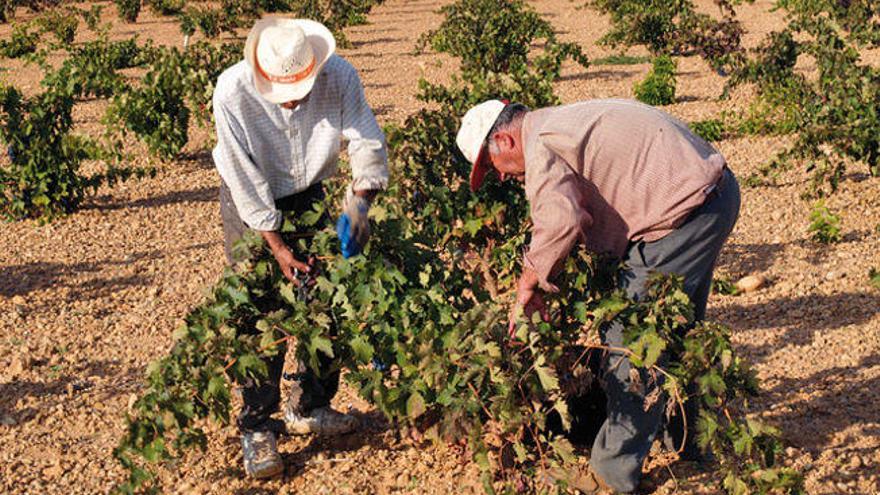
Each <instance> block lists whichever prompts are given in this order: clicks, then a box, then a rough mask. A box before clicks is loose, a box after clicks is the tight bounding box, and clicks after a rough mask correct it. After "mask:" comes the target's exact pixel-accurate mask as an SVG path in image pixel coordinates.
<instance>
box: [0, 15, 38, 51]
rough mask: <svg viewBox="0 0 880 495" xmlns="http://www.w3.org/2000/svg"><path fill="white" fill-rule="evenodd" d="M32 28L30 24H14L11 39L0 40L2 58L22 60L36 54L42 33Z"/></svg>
mask: <svg viewBox="0 0 880 495" xmlns="http://www.w3.org/2000/svg"><path fill="white" fill-rule="evenodd" d="M31 27H32V26H31V24H30V23H17V24H13V25H12V34H11V35H10V36H9V39H8V40H0V57H7V58H21V57H24V56H25V55H28V54H31V53H34V52H36V51H37V43H39V42H40V33H39V31H36V30H33V31H31Z"/></svg>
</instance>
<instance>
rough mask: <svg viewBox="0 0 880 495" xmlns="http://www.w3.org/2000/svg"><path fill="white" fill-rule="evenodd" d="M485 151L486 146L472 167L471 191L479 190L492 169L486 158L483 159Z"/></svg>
mask: <svg viewBox="0 0 880 495" xmlns="http://www.w3.org/2000/svg"><path fill="white" fill-rule="evenodd" d="M485 153H486V147H485V146H484V147H483V148H482V149H480V152H479V153H478V154H477V159H476V161H474V166H473V167H472V168H471V192H477V191H478V190H479V189H480V187H481V186H482V185H483V181H484V180H486V175H488V173H489V172H490V171H491V167H489V165H488V164H487V163H486V160H483V155H484V154H485Z"/></svg>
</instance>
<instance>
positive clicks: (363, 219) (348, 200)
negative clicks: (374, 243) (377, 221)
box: [336, 192, 370, 259]
mask: <svg viewBox="0 0 880 495" xmlns="http://www.w3.org/2000/svg"><path fill="white" fill-rule="evenodd" d="M369 211H370V200H368V199H367V198H363V197H360V196H357V195H355V194H353V193H351V192H349V194H346V197H345V202H344V203H343V205H342V216H341V217H339V220H338V221H337V222H336V235H337V236H339V247H340V250H341V251H342V257H343V258H346V259H348V258H351V257H352V256H357V255H359V254H360V253H361V250H362V249H363V247H364V246H365V245H366V244H367V240H368V239H369V238H370V220H369V218H368V217H367V213H368V212H369Z"/></svg>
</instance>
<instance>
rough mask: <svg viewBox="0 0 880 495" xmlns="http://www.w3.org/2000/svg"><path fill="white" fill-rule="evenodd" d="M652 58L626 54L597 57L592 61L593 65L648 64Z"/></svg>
mask: <svg viewBox="0 0 880 495" xmlns="http://www.w3.org/2000/svg"><path fill="white" fill-rule="evenodd" d="M651 60H652V57H645V56H632V55H626V54H618V55H609V56H607V57H602V58H597V59H595V60H593V61H591V62H590V63H591V64H593V65H637V64H646V63H648V62H650V61H651Z"/></svg>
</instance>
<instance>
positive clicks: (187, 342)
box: [115, 0, 801, 493]
mask: <svg viewBox="0 0 880 495" xmlns="http://www.w3.org/2000/svg"><path fill="white" fill-rule="evenodd" d="M487 3H490V5H491V6H492V9H489V8H485V6H484V5H479V4H477V3H475V2H472V1H471V0H462V2H459V4H457V5H458V7H460V8H462V9H466V10H468V12H459V11H458V10H456V9H452V11H453V12H456V15H461V16H462V18H478V19H487V21H486V24H484V25H483V26H480V29H486V30H489V31H492V32H494V33H496V37H495V38H492V39H480V37H479V36H469V33H467V35H466V34H465V33H459V35H460V36H461V37H462V38H468V39H471V40H472V43H473V44H474V45H477V46H463V45H461V46H459V45H456V46H458V48H455V50H459V49H460V52H459V53H460V54H461V55H460V56H461V57H462V65H463V67H470V69H468V70H463V71H462V75H461V77H460V78H455V80H454V81H453V83H452V84H451V85H450V86H441V85H435V84H430V83H428V82H426V81H422V82H421V83H420V89H421V94H420V98H421V99H422V100H423V101H425V102H428V103H430V104H431V105H430V106H429V107H428V108H429V109H423V110H421V111H419V112H418V113H416V114H414V115H413V116H411V117H410V118H409V119H407V121H406V122H405V123H404V124H403V125H402V126H401V127H399V128H393V129H390V131H389V143H390V146H391V148H392V159H393V161H394V162H395V163H394V168H395V170H397V171H398V173H397V180H396V182H395V183H394V184H393V185H392V186H391V189H390V190H389V191H387V194H383V195H382V197H381V199H380V200H379V201H378V202H377V203H376V205H375V206H374V207H373V209H372V216H373V218H372V220H373V236H372V240H371V242H370V244H368V245H367V246H366V248H365V251H364V254H363V255H362V256H356V257H353V258H351V259H344V258H342V257H341V256H340V255H339V253H338V251H337V245H338V239H336V237H335V234H334V232H333V229H332V226H330V225H324V224H323V223H322V220H321V219H323V218H327V217H330V216H332V215H327V213H328V212H329V213H336V212H332V211H331V205H334V204H338V199H339V197H340V196H341V194H342V190H341V186H339V185H338V183H329V184H328V183H325V186H327V187H329V188H330V191H329V193H328V198H329V199H328V200H327V201H325V202H321V203H317V204H315V205H314V206H313V209H312V211H310V212H308V213H306V214H304V215H299V216H297V217H296V218H287V219H286V220H285V222H284V226H283V228H282V235H283V236H284V237H285V239H286V241H287V242H288V244H290V245H291V246H292V248H293V249H294V251H295V252H296V253H299V254H300V255H301V256H303V257H305V256H307V255H315V256H317V257H319V258H320V259H322V260H323V263H322V266H321V267H320V271H319V272H318V273H317V274H316V275H314V285H313V286H312V287H311V289H309V290H307V291H298V290H296V289H295V288H294V287H293V286H292V284H291V283H290V282H288V281H287V280H286V279H285V278H284V277H283V275H282V274H281V273H280V270H279V268H278V266H277V264H276V262H275V260H274V257H273V256H272V255H271V254H270V252H269V250H268V248H267V247H266V246H265V243H264V241H263V240H262V239H261V238H260V237H259V236H257V235H248V236H246V237H245V238H244V239H243V240H242V241H241V242H240V243H239V244H238V245H237V246H236V247H235V253H236V256H237V259H238V260H239V261H238V263H236V265H235V267H234V268H232V269H227V270H226V271H225V272H224V274H223V277H222V278H221V280H220V281H219V282H218V283H217V284H216V285H215V286H214V287H213V290H212V293H211V297H210V298H209V299H208V300H207V301H206V302H205V303H203V304H202V305H200V306H198V307H196V308H195V309H193V310H192V311H191V312H190V313H189V314H188V315H187V316H186V318H185V323H184V324H183V325H182V326H181V327H180V328H179V329H178V330H177V331H175V334H174V337H175V342H174V344H173V347H172V348H171V351H170V353H169V354H168V355H166V356H164V357H162V358H161V359H159V360H158V361H156V362H154V363H153V364H151V365H150V366H149V367H148V370H147V380H148V384H147V388H146V389H145V390H144V392H143V394H142V395H141V397H140V398H139V399H138V400H137V401H136V403H135V405H134V407H133V409H132V414H131V416H130V417H129V418H128V425H129V427H128V430H127V433H126V435H125V437H124V438H123V439H122V440H121V442H120V444H119V447H118V448H117V449H116V451H115V455H116V457H117V458H118V459H119V460H120V461H121V462H122V464H123V465H124V466H125V467H126V468H127V469H128V470H129V473H130V477H129V480H128V483H127V484H126V485H124V486H122V487H120V488H121V489H122V491H124V492H125V491H133V490H136V489H139V487H142V485H143V484H144V483H146V484H148V485H150V484H152V485H154V486H152V488H159V487H156V486H155V477H154V476H153V475H152V474H151V472H150V470H151V467H152V466H151V465H152V464H154V463H156V462H160V461H164V460H168V459H171V458H174V457H177V456H179V455H180V454H181V453H182V452H183V451H184V450H186V449H187V448H191V447H194V446H201V447H203V448H204V446H205V445H206V442H207V441H206V438H205V433H204V432H203V431H202V430H201V429H199V424H200V421H199V420H201V419H202V418H213V419H215V420H219V421H221V422H228V421H229V418H230V413H231V410H230V399H229V397H230V388H231V384H232V383H234V382H241V381H242V380H244V379H246V378H256V379H258V380H259V379H260V378H261V377H263V376H265V368H264V365H263V364H262V359H261V358H262V357H265V356H268V355H273V354H274V353H277V352H282V348H281V347H282V344H283V343H284V342H296V349H295V352H296V355H297V357H298V358H300V359H301V360H302V361H304V362H305V363H308V364H309V366H311V367H312V368H313V369H314V370H315V371H316V372H319V373H321V372H327V371H332V370H337V369H338V370H344V371H345V372H346V373H344V375H345V377H346V380H348V381H349V382H350V383H351V384H352V386H353V388H354V389H355V390H357V391H358V393H359V394H360V395H361V396H362V397H364V398H365V399H367V400H369V401H370V402H371V403H372V404H374V405H375V406H376V407H377V408H378V409H379V410H381V411H382V412H383V413H384V414H386V415H387V416H388V417H389V418H391V419H392V420H394V421H395V422H396V423H398V424H404V425H409V426H411V427H413V428H416V429H418V430H419V431H421V432H422V433H423V434H424V436H425V437H426V438H429V439H432V440H435V441H461V442H467V444H468V445H469V448H470V451H471V452H472V454H473V457H474V460H475V461H476V462H477V463H478V464H479V465H480V467H481V469H482V470H483V481H484V486H485V487H486V489H487V491H490V492H491V491H493V490H495V489H496V488H500V489H506V490H507V491H509V490H512V489H513V488H514V487H516V486H522V487H525V489H526V491H531V492H542V491H553V490H556V489H557V488H558V487H554V486H549V485H547V484H546V482H544V481H542V480H543V477H541V476H538V474H539V471H540V470H543V469H548V468H553V467H559V466H563V465H565V464H566V463H568V462H571V461H572V460H573V453H572V451H573V448H572V446H571V444H570V443H569V442H568V440H567V439H566V438H565V437H564V435H562V434H559V433H554V432H553V431H551V430H550V428H549V426H548V418H549V417H550V416H551V415H558V417H560V418H561V419H562V424H563V425H564V427H565V428H567V426H565V425H568V424H569V423H570V420H571V418H570V414H569V413H568V407H567V399H568V398H570V397H574V396H575V394H576V393H577V390H582V389H583V387H584V384H585V383H589V381H591V380H593V379H594V378H595V377H593V376H592V375H591V374H590V371H589V370H588V368H587V367H586V366H585V365H584V363H583V362H582V361H583V358H584V355H585V351H588V350H589V349H585V348H584V347H582V346H578V345H576V342H577V341H578V340H579V339H580V338H582V337H583V336H584V335H585V333H594V332H597V331H598V329H599V328H600V327H601V326H602V325H604V324H607V323H608V322H610V321H612V320H614V319H618V320H619V321H621V322H623V323H624V325H625V327H626V351H625V354H626V355H627V356H629V359H630V360H631V361H632V362H633V363H635V364H636V365H637V366H641V367H644V368H646V369H647V370H648V371H649V372H650V373H649V375H650V376H655V377H657V376H661V375H663V376H665V377H666V379H665V380H663V383H662V389H663V391H665V392H666V394H668V396H670V397H673V398H675V399H676V400H677V401H678V402H681V401H683V400H699V401H701V404H702V406H703V410H704V414H703V416H705V417H706V418H707V419H706V420H705V422H704V427H703V428H702V431H703V434H702V438H703V441H704V444H706V445H707V446H709V447H710V448H712V449H713V450H714V451H715V452H716V453H717V455H718V456H719V458H720V459H721V462H722V465H723V466H724V467H725V472H726V473H728V478H729V479H730V480H731V481H730V483H732V484H735V485H736V486H745V487H748V488H749V489H752V490H754V491H755V492H759V491H766V492H769V491H772V490H775V491H776V492H778V493H799V490H800V486H801V480H800V477H799V475H798V474H797V473H796V472H793V471H791V470H788V469H785V468H782V467H780V465H779V464H778V462H777V458H776V457H775V456H768V455H767V452H774V453H775V452H778V451H779V450H781V447H780V445H779V443H778V440H777V435H776V433H775V432H774V431H773V430H772V429H768V428H766V427H765V426H763V425H761V424H759V423H757V422H753V421H752V420H749V421H745V420H744V419H743V418H744V413H742V412H741V411H745V410H746V409H747V408H746V406H747V404H746V402H745V400H746V398H747V395H748V394H750V393H754V392H755V391H756V390H757V384H756V381H755V378H754V375H753V374H752V373H751V372H750V371H749V369H748V367H747V366H746V364H745V363H744V362H742V361H741V360H740V359H739V358H738V357H736V356H735V354H734V352H733V349H732V346H731V344H730V336H729V333H728V332H727V331H726V330H725V329H723V328H721V327H718V326H716V325H711V324H704V325H699V326H697V327H696V328H695V329H693V330H691V331H690V332H685V330H686V329H687V328H688V325H689V322H690V321H691V320H692V318H693V308H692V307H691V305H690V303H689V301H688V298H687V296H686V295H685V294H684V292H683V291H682V286H681V281H680V280H677V279H674V278H664V277H662V276H658V277H655V278H654V279H652V281H651V289H650V297H648V298H646V299H645V300H644V301H641V302H638V303H636V302H634V301H630V300H628V299H627V298H626V297H625V295H624V293H623V292H621V291H619V290H616V289H615V287H614V286H613V280H614V273H615V271H616V269H617V265H616V264H609V263H603V262H602V261H601V260H599V259H596V258H594V257H591V256H589V255H588V254H587V253H585V252H584V251H582V250H579V251H575V252H573V253H572V254H571V256H570V257H569V258H568V260H567V261H566V263H565V266H564V268H563V276H562V277H561V279H560V280H558V283H559V284H560V285H561V286H562V287H564V290H563V291H561V292H560V293H559V294H557V295H555V296H553V297H552V298H551V300H550V301H549V307H550V313H551V315H552V316H551V320H550V321H549V322H541V321H534V322H525V321H523V322H520V324H519V325H518V327H517V328H516V338H517V340H518V341H519V342H520V344H519V345H511V344H510V343H509V339H508V338H507V337H506V321H507V309H508V308H507V307H506V304H505V299H506V298H505V297H503V296H502V294H504V293H505V292H507V291H510V290H511V289H512V287H513V285H514V277H515V275H516V272H517V271H518V270H517V263H518V262H519V257H520V253H521V250H522V247H523V246H524V244H525V242H526V240H527V234H526V232H527V230H528V220H527V215H528V208H527V204H526V202H525V198H524V197H523V195H522V192H521V191H520V190H518V189H516V188H509V187H502V186H500V185H499V184H498V183H497V181H489V182H488V183H487V184H486V185H485V186H484V188H483V189H482V190H481V191H480V192H479V193H477V194H476V195H475V194H472V193H470V191H469V190H468V187H467V185H466V184H467V183H466V178H467V175H468V172H469V168H470V167H469V164H468V163H467V162H466V160H464V159H463V158H462V157H461V156H460V155H459V154H458V153H457V152H456V151H455V150H456V148H455V144H454V137H455V133H456V131H457V127H458V123H459V119H460V116H461V115H462V114H463V113H464V111H465V110H466V109H467V108H468V107H469V106H471V105H473V104H474V103H477V102H481V101H484V100H485V99H487V98H508V99H511V100H516V101H520V102H523V103H525V104H528V105H532V106H546V105H549V104H553V103H555V102H557V98H556V96H555V95H554V93H553V90H552V83H553V82H554V81H555V80H557V79H558V77H559V70H560V67H561V63H562V61H563V60H564V59H565V58H570V57H572V53H573V52H571V51H566V50H564V49H559V48H554V47H553V45H552V44H551V43H549V42H548V43H547V44H546V45H545V46H544V47H543V49H542V51H540V52H539V53H535V54H528V53H527V54H526V55H525V56H520V55H517V54H518V53H521V52H520V51H516V50H520V48H515V47H514V44H512V43H508V41H509V40H507V39H504V36H506V35H510V36H512V37H514V38H516V39H519V40H521V41H522V42H524V43H525V44H526V46H530V45H531V44H532V43H531V42H532V40H534V39H535V38H529V37H528V36H524V35H523V33H529V32H532V33H534V31H529V30H530V29H533V28H532V27H529V26H516V25H512V24H503V25H504V26H506V27H507V29H504V30H500V29H497V26H494V25H493V24H492V22H494V21H492V19H496V20H503V22H505V23H506V22H512V21H513V20H514V19H515V18H517V17H518V18H520V19H521V20H522V22H524V23H532V22H533V21H534V19H532V18H530V17H529V16H528V15H517V14H522V13H523V12H525V11H524V10H523V9H525V7H524V5H523V4H521V3H513V2H504V3H498V2H495V1H494V0H491V1H489V0H487ZM493 9H494V10H495V11H497V10H498V9H502V10H504V12H501V13H498V12H494V13H492V14H491V15H488V17H485V18H484V17H480V16H482V15H486V14H487V13H489V12H491V11H492V10H493ZM499 22H501V21H499ZM443 29H444V27H441V28H440V30H438V32H442V30H443ZM474 29H477V28H474ZM435 34H436V33H435ZM432 46H433V45H432ZM438 46H445V45H442V44H441V45H438ZM500 47H501V49H507V48H503V47H510V50H511V52H510V53H511V60H507V61H505V60H500V59H493V57H494V56H495V55H494V54H496V53H498V50H499V48H500ZM444 49H445V48H444ZM449 49H453V48H449ZM478 59H479V60H496V62H497V65H496V66H494V67H488V66H487V67H486V68H485V69H487V70H483V69H481V68H478V67H477V66H476V65H475V64H473V61H474V60H478ZM334 185H335V188H334ZM331 324H332V325H331ZM331 327H334V328H335V332H331ZM245 328H256V329H258V330H259V331H260V332H261V333H260V334H259V335H255V336H247V335H244V333H243V332H242V330H243V329H245ZM664 352H667V353H670V355H674V356H680V359H679V360H677V361H676V362H675V363H674V364H672V365H670V367H669V369H668V370H663V369H661V368H659V367H658V363H659V362H660V360H659V358H660V356H661V355H662V354H663V353H664ZM320 355H324V356H329V357H332V358H333V362H334V364H333V365H332V366H331V367H330V368H331V369H317V360H318V357H319V356H320ZM374 359H375V360H376V361H378V362H381V363H385V364H387V365H388V367H387V369H379V367H376V366H373V365H372V364H371V363H372V362H373V360H374ZM654 379H657V378H654ZM658 383H659V381H658ZM684 383H697V384H698V386H699V387H700V394H698V396H696V397H693V398H687V397H686V396H684V395H683V393H682V385H683V384H684ZM655 400H664V401H665V400H666V399H665V398H661V397H655ZM735 442H738V443H735ZM745 447H748V448H745ZM502 458H503V459H504V462H503V463H502ZM730 491H731V492H733V490H730Z"/></svg>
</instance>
